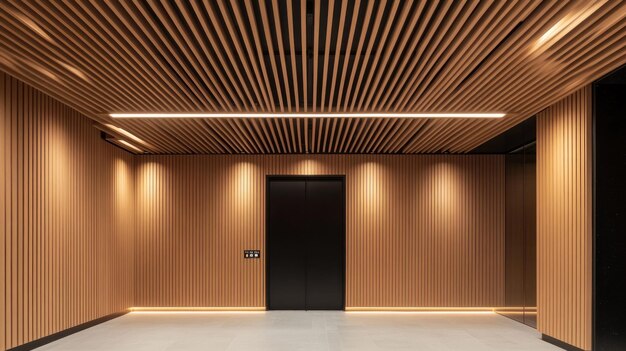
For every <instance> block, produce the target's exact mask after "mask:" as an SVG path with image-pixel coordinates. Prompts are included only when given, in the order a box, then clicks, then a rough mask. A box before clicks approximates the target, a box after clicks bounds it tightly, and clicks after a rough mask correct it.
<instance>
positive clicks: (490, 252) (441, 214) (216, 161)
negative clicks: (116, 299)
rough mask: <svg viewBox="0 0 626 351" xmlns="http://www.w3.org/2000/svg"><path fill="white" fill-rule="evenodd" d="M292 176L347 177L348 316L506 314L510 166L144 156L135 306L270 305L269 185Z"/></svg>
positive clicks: (498, 161)
mask: <svg viewBox="0 0 626 351" xmlns="http://www.w3.org/2000/svg"><path fill="white" fill-rule="evenodd" d="M290 174H298V175H321V174H332V175H337V174H339V175H345V176H346V191H347V194H346V201H347V214H346V215H347V274H346V286H347V291H346V298H347V299H346V302H347V303H346V306H347V307H351V308H355V307H490V306H502V304H503V302H504V159H503V157H501V156H453V155H438V156H425V155H422V156H357V155H352V156H338V155H337V156H333V155H331V156H310V157H309V156H289V155H276V156H183V157H181V156H138V157H137V170H136V191H137V196H136V204H137V242H136V250H137V255H136V271H135V276H136V277H137V286H136V295H135V297H136V298H135V302H136V306H139V307H142V306H143V307H168V306H171V307H184V306H193V307H202V306H209V307H211V306H213V307H221V306H243V307H245V306H248V307H263V306H265V269H264V267H265V251H264V250H265V186H266V175H290ZM244 249H261V250H262V254H261V259H260V260H245V259H243V257H242V251H243V250H244Z"/></svg>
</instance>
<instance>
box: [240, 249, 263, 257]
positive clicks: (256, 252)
mask: <svg viewBox="0 0 626 351" xmlns="http://www.w3.org/2000/svg"><path fill="white" fill-rule="evenodd" d="M260 257H261V250H243V258H260Z"/></svg>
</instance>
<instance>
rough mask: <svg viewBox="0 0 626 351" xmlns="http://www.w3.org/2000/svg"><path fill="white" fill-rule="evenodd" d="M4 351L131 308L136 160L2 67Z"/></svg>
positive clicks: (0, 343) (0, 317)
mask: <svg viewBox="0 0 626 351" xmlns="http://www.w3.org/2000/svg"><path fill="white" fill-rule="evenodd" d="M0 162H1V163H0V174H1V175H0V189H1V190H0V220H1V222H0V252H1V255H0V257H2V259H1V260H0V261H1V262H0V288H1V289H0V306H1V307H0V308H1V309H2V310H1V312H2V313H1V314H0V350H4V349H8V348H11V347H15V346H18V345H21V344H23V343H26V342H29V341H32V340H35V339H38V338H41V337H44V336H46V335H49V334H52V333H55V332H58V331H61V330H64V329H67V328H69V327H72V326H75V325H77V324H80V323H84V322H87V321H90V320H93V319H95V318H98V317H101V316H104V315H107V314H111V313H114V312H119V311H122V310H125V309H126V308H128V307H130V306H132V299H133V289H134V279H133V271H132V269H130V268H129V267H132V264H133V261H132V257H133V251H134V247H133V245H134V240H133V230H134V229H133V228H134V213H133V212H134V206H133V199H134V158H133V156H132V155H131V154H129V153H127V152H125V151H123V150H121V149H119V148H116V147H114V146H112V145H109V144H107V143H106V142H104V141H102V140H101V139H100V138H99V135H98V131H97V130H96V129H94V128H93V127H92V123H91V122H90V121H89V119H87V118H85V117H84V116H83V115H80V114H79V113H78V112H76V111H74V110H72V109H70V108H68V107H67V106H65V105H62V104H61V103H60V102H57V101H56V100H54V99H52V98H50V97H49V96H46V95H44V94H43V93H41V92H39V91H37V90H35V89H33V88H31V87H29V86H27V85H25V84H24V83H22V82H20V81H18V80H17V79H14V78H12V77H10V76H9V75H6V74H4V73H2V72H0Z"/></svg>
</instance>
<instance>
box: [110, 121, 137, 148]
mask: <svg viewBox="0 0 626 351" xmlns="http://www.w3.org/2000/svg"><path fill="white" fill-rule="evenodd" d="M105 126H106V127H107V128H109V129H111V130H113V131H114V132H117V133H119V134H122V135H123V136H125V137H127V138H130V139H132V140H133V141H136V142H138V143H140V144H145V143H146V142H145V141H143V140H142V139H140V138H139V137H137V136H136V135H135V134H133V133H131V132H129V131H127V130H126V129H122V128H120V127H116V126H114V125H112V124H108V123H107V124H105Z"/></svg>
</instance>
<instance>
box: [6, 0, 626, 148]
mask: <svg viewBox="0 0 626 351" xmlns="http://www.w3.org/2000/svg"><path fill="white" fill-rule="evenodd" d="M0 27H1V30H0V68H1V69H2V70H5V71H7V72H9V73H11V74H13V75H15V76H17V77H18V78H20V79H23V80H24V81H26V82H28V83H30V84H32V85H34V86H35V87H37V88H39V89H41V90H43V91H44V92H47V93H49V94H50V95H52V96H54V97H56V98H58V99H60V100H61V101H63V102H65V103H67V104H69V105H70V106H72V107H74V108H76V109H77V110H79V111H80V112H82V113H84V114H85V115H87V116H88V117H90V118H92V119H94V120H95V121H97V122H99V123H100V124H113V125H115V126H117V127H121V128H124V129H125V130H127V131H129V132H131V133H133V134H135V135H136V136H138V137H139V138H141V139H142V140H144V141H145V143H144V144H143V145H140V147H141V148H142V149H144V150H146V151H147V152H149V153H172V154H195V153H209V154H210V153H253V154H256V153H259V154H262V153H433V152H451V153H463V152H468V151H471V150H472V149H474V148H475V147H476V146H478V145H480V144H482V143H483V142H485V141H486V140H488V139H490V138H491V137H493V136H495V135H497V134H499V133H501V132H502V131H504V130H506V129H508V128H510V127H512V126H513V125H515V124H517V123H519V122H520V121H522V120H524V119H525V118H528V117H530V116H532V115H534V114H536V113H537V112H539V111H541V110H542V109H544V108H545V107H547V106H549V105H550V104H552V103H554V102H556V101H558V100H559V99H560V98H562V97H564V96H565V95H567V94H569V93H570V92H573V91H574V90H576V89H577V88H579V87H580V86H582V85H584V84H587V83H589V82H591V81H593V80H595V79H597V78H599V77H601V76H602V75H604V74H606V73H608V72H610V71H612V70H614V69H616V68H617V67H619V66H621V65H623V64H624V63H626V28H625V27H626V4H625V2H624V1H606V0H603V1H562V0H559V1H556V0H555V1H539V0H524V1H499V0H498V1H443V0H442V1H411V0H406V1H393V0H380V1H361V0H349V1H340V0H329V1H313V0H300V1H295V0H294V1H285V0H281V1H278V0H276V1H272V0H259V1H239V0H214V1H209V0H204V1H200V0H174V1H165V0H163V1H157V0H147V1H143V0H141V1H140V0H137V1H130V0H119V1H104V0H100V1H97V0H91V1H89V0H49V1H37V0H5V1H2V2H0ZM545 33H549V35H545ZM112 112H163V113H167V112H170V113H171V112H428V113H431V112H505V113H507V116H506V117H505V118H503V119H500V120H484V119H479V120H477V119H473V120H469V119H397V118H387V119H359V118H344V119H341V118H306V119H285V118H274V119H249V118H228V119H210V120H209V119H194V120H191V119H187V120H181V119H179V120H164V119H161V120H145V119H142V120H113V119H111V118H110V117H108V115H107V114H108V113H112ZM135 144H136V145H139V144H138V143H135Z"/></svg>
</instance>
